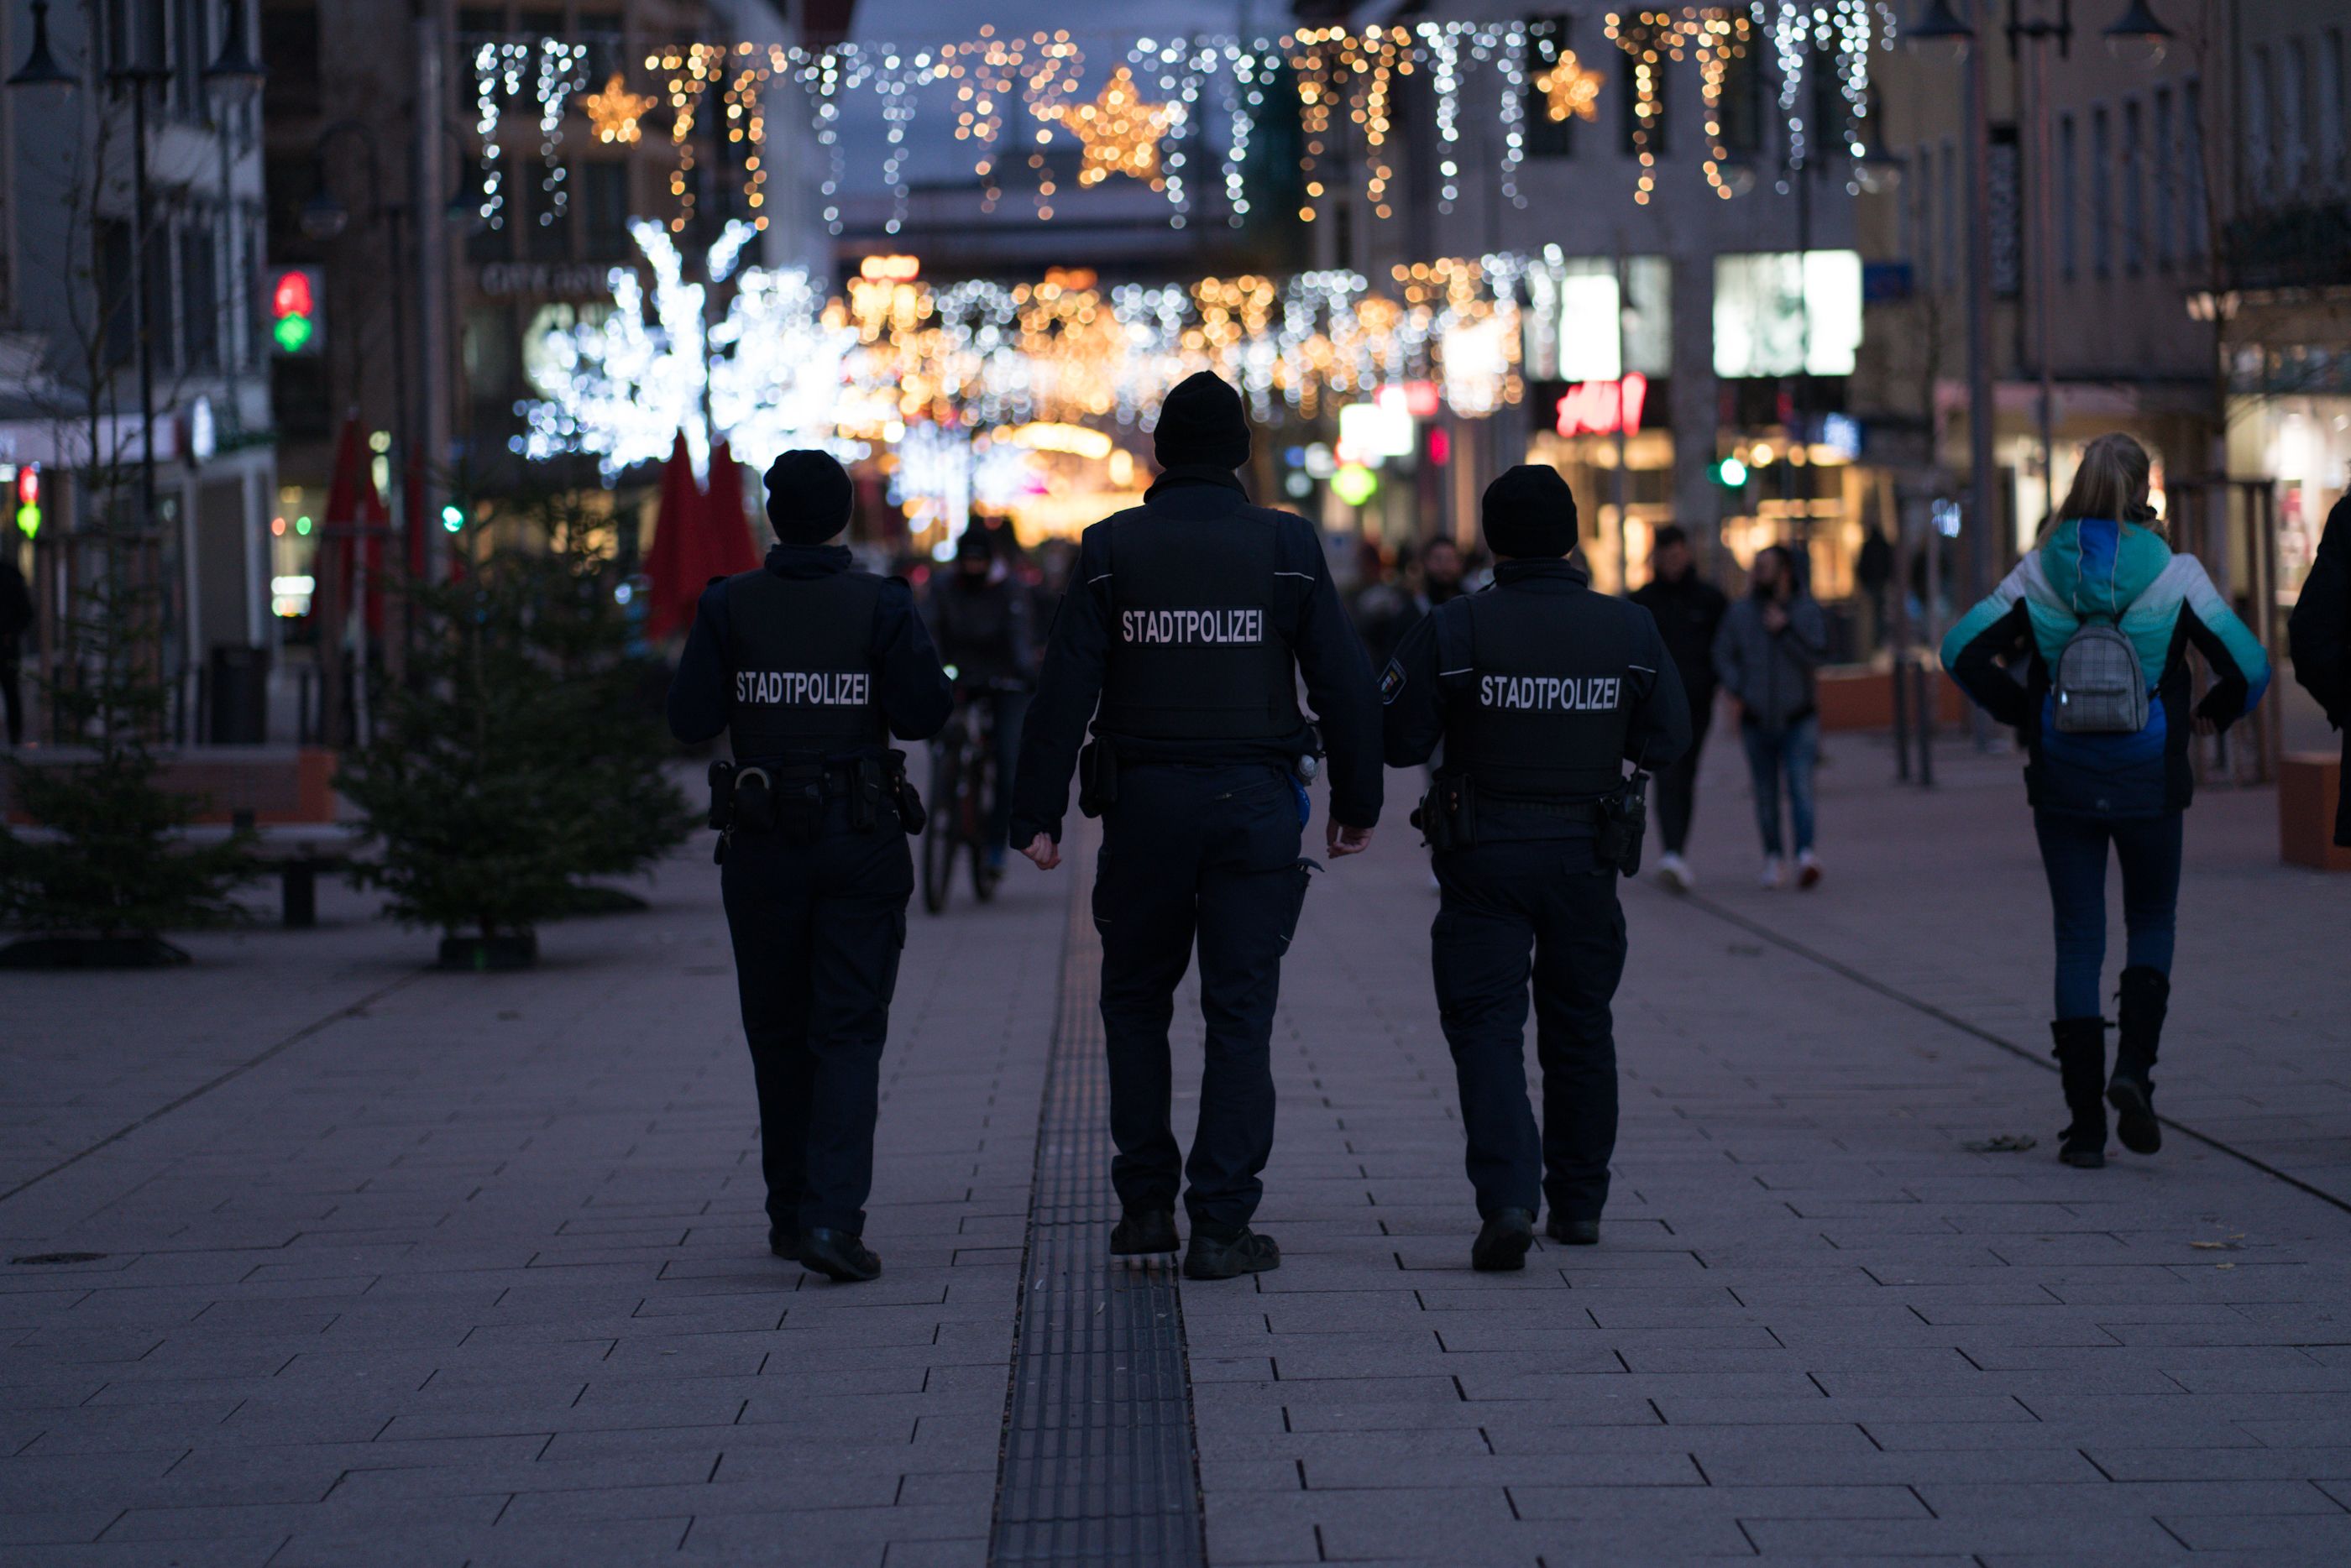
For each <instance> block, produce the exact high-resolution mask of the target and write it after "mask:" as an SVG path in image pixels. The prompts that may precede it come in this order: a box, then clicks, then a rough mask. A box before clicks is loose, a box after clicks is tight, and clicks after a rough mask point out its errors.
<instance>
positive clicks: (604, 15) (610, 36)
mask: <svg viewBox="0 0 2351 1568" xmlns="http://www.w3.org/2000/svg"><path fill="white" fill-rule="evenodd" d="M577 36H578V37H579V39H580V43H581V44H582V45H583V46H585V47H586V48H587V50H588V58H587V60H586V62H585V63H584V66H583V67H582V68H583V70H584V72H585V74H586V78H587V80H588V82H589V83H590V86H591V87H594V88H601V87H602V86H603V85H604V83H605V82H606V81H607V80H609V79H610V78H611V77H612V75H613V73H615V72H619V73H621V74H622V75H625V74H627V71H628V68H629V67H628V55H627V53H626V43H627V35H626V33H625V31H624V29H623V28H622V23H621V14H620V13H619V12H618V11H582V12H580V31H579V33H578V35H577Z"/></svg>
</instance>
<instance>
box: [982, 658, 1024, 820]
mask: <svg viewBox="0 0 2351 1568" xmlns="http://www.w3.org/2000/svg"><path fill="white" fill-rule="evenodd" d="M987 700H988V701H989V702H990V703H991V704H992V705H993V707H994V709H995V711H994V712H992V713H990V714H989V715H988V719H989V722H990V729H991V731H992V732H993V734H994V739H995V742H996V746H995V751H996V798H995V800H993V801H992V802H990V803H989V809H988V814H987V846H988V847H989V848H990V849H993V850H999V851H1000V850H1002V849H1004V848H1005V847H1006V840H1008V839H1009V838H1010V837H1011V836H1012V769H1013V765H1014V764H1015V763H1018V762H1019V760H1020V726H1021V725H1022V724H1023V723H1025V722H1027V721H1028V718H1029V693H1028V692H1026V691H991V692H989V693H988V699H987Z"/></svg>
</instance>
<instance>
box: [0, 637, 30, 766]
mask: <svg viewBox="0 0 2351 1568" xmlns="http://www.w3.org/2000/svg"><path fill="white" fill-rule="evenodd" d="M9 640H10V641H14V640H16V639H13V638H12V639H9ZM19 669H20V667H19V666H18V664H17V663H16V660H15V659H11V658H7V657H5V656H0V706H5V707H6V709H7V710H8V743H9V744H10V745H12V746H21V745H23V744H24V743H25V690H24V682H23V680H21V679H19V675H18V670H19Z"/></svg>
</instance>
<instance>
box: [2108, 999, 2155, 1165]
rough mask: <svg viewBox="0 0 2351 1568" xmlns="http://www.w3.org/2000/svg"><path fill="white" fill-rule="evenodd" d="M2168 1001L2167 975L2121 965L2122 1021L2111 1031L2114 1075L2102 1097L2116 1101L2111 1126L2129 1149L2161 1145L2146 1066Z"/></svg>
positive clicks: (2152, 1061) (2151, 1149) (2151, 1061)
mask: <svg viewBox="0 0 2351 1568" xmlns="http://www.w3.org/2000/svg"><path fill="white" fill-rule="evenodd" d="M2170 1006H2171V977H2170V976H2169V975H2168V974H2165V973H2164V972H2163V971H2161V970H2155V969H2147V968H2146V967H2144V966H2141V967H2139V968H2137V969H2126V970H2125V971H2123V989H2122V1007H2121V1009H2120V1021H2121V1026H2120V1027H2119V1029H2117V1031H2116V1034H2115V1075H2114V1078H2113V1079H2112V1081H2110V1082H2109V1083H2108V1084H2107V1085H2106V1103H2107V1104H2108V1105H2110V1106H2114V1107H2115V1122H2116V1127H2115V1130H2116V1133H2117V1134H2118V1135H2119V1136H2120V1137H2121V1138H2122V1140H2123V1147H2125V1148H2126V1149H2128V1150H2130V1151H2131V1152H2132V1153H2133V1154H2153V1153H2154V1152H2155V1151H2156V1150H2157V1149H2159V1148H2161V1147H2163V1127H2162V1125H2161V1124H2160V1123H2158V1121H2157V1120H2156V1119H2155V1084H2154V1082H2153V1080H2151V1079H2150V1078H2148V1076H2147V1072H2148V1070H2149V1069H2151V1068H2152V1067H2153V1066H2154V1065H2155V1050H2156V1046H2157V1044H2158V1043H2159V1042H2160V1041H2161V1040H2162V1038H2163V1015H2164V1014H2165V1013H2166V1012H2168V1011H2169V1010H2170Z"/></svg>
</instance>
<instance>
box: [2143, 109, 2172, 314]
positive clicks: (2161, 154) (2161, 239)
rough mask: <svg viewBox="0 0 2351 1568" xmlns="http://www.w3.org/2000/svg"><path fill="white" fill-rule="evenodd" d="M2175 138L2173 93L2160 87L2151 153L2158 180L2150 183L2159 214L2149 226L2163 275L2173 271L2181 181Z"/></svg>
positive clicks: (2154, 215)
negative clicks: (2174, 186) (2175, 194)
mask: <svg viewBox="0 0 2351 1568" xmlns="http://www.w3.org/2000/svg"><path fill="white" fill-rule="evenodd" d="M2172 135H2173V126H2172V119H2171V89H2170V88H2168V87H2160V88H2156V89H2155V134H2154V140H2153V142H2152V144H2151V146H2150V149H2149V151H2151V152H2152V154H2153V155H2154V159H2155V170H2154V178H2153V179H2152V180H2151V181H2149V182H2148V183H2149V186H2150V189H2149V191H2148V194H2149V195H2150V196H2151V197H2152V198H2153V199H2154V202H2155V211H2154V213H2153V214H2152V216H2151V217H2150V218H2149V220H2148V223H2147V226H2148V228H2149V229H2150V230H2151V231H2152V232H2153V237H2154V241H2155V265H2156V267H2157V269H2158V271H2161V272H2169V271H2170V270H2171V262H2172V251H2173V245H2172V223H2171V207H2172V200H2171V198H2172V190H2171V182H2172V181H2173V180H2174V179H2175V178H2177V171H2176V169H2175V167H2174V165H2173V161H2172V151H2173V149H2172Z"/></svg>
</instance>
